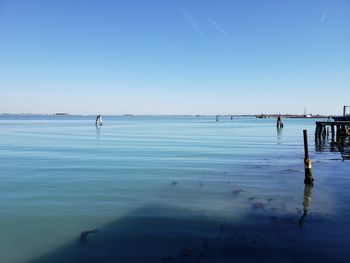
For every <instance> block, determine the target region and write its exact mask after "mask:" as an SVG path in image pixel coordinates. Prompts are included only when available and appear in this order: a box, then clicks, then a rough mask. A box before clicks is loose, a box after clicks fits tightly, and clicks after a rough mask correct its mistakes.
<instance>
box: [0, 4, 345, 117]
mask: <svg viewBox="0 0 350 263" xmlns="http://www.w3.org/2000/svg"><path fill="white" fill-rule="evenodd" d="M344 104H348V105H349V104H350V1H349V0H319V1H316V0H308V1H306V0H284V1H283V0H217V1H213V0H196V1H195V0H192V1H191V0H182V1H175V0H158V1H156V0H147V1H145V0H138V1H136V0H114V1H112V0H111V1H106V0H96V1H93V0H56V1H53V0H42V1H39V0H23V1H18V0H0V112H10V113H15V112H32V113H53V112H69V113H72V114H97V113H101V114H123V113H134V114H224V113H240V114H243V113H252V114H254V113H261V112H266V113H269V112H276V113H278V112H281V113H301V114H302V113H303V111H304V107H305V106H306V107H307V110H308V112H311V113H325V114H328V113H341V112H342V105H344Z"/></svg>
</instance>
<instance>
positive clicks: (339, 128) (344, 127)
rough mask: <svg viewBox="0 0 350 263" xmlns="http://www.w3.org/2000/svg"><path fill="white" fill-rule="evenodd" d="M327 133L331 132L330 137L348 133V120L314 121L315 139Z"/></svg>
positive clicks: (349, 122)
mask: <svg viewBox="0 0 350 263" xmlns="http://www.w3.org/2000/svg"><path fill="white" fill-rule="evenodd" d="M329 128H330V131H329ZM329 133H331V136H332V139H334V137H335V136H336V137H339V136H348V135H350V121H316V130H315V138H316V139H318V138H322V137H326V136H327V135H328V134H329Z"/></svg>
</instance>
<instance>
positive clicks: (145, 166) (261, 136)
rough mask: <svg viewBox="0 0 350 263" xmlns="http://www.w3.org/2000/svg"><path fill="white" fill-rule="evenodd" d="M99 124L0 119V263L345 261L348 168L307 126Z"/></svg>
mask: <svg viewBox="0 0 350 263" xmlns="http://www.w3.org/2000/svg"><path fill="white" fill-rule="evenodd" d="M95 118H96V116H73V115H69V116H45V115H40V116H35V115H1V116H0V262H3V263H19V262H30V263H34V262H39V263H43V262H45V263H46V262H259V263H260V262H278V263H280V262H308V263H309V262H350V250H349V248H350V223H349V222H350V206H349V202H350V191H349V187H350V161H346V160H345V161H343V160H342V157H341V154H340V153H339V152H336V151H328V150H327V147H324V148H322V149H323V150H322V151H320V150H318V149H319V148H318V147H316V145H315V138H314V130H315V121H316V120H315V119H312V118H307V119H284V120H283V121H284V127H283V128H282V129H277V128H276V119H274V118H266V119H258V118H252V117H240V116H233V117H232V119H231V118H230V116H220V117H219V121H216V120H215V116H131V115H127V116H103V125H102V126H100V127H96V126H95ZM304 129H306V130H307V132H308V143H309V155H310V158H311V159H312V172H313V178H314V185H313V186H310V185H305V184H304V176H305V174H304V146H303V130H304Z"/></svg>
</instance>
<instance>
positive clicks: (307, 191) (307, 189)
mask: <svg viewBox="0 0 350 263" xmlns="http://www.w3.org/2000/svg"><path fill="white" fill-rule="evenodd" d="M312 187H313V186H312V185H311V184H305V185H304V202H303V206H304V208H303V211H304V213H303V215H302V216H301V217H300V219H299V226H300V227H303V224H304V220H305V218H306V216H307V211H308V210H309V208H310V206H311V195H312Z"/></svg>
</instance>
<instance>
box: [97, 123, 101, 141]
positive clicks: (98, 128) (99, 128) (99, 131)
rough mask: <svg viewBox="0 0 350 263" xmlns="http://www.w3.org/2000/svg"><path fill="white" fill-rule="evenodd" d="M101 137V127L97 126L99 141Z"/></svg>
mask: <svg viewBox="0 0 350 263" xmlns="http://www.w3.org/2000/svg"><path fill="white" fill-rule="evenodd" d="M100 136H101V126H96V139H97V140H99V139H100Z"/></svg>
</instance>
